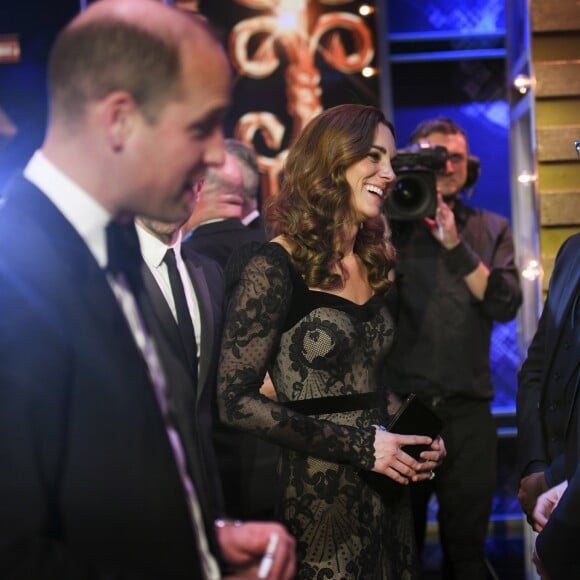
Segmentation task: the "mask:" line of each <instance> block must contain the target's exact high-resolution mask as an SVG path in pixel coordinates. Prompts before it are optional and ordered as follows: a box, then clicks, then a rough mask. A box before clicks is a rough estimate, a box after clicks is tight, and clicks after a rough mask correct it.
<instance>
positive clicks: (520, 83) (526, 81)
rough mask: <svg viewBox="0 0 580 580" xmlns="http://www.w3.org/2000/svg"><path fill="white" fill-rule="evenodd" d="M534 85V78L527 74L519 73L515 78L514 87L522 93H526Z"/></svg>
mask: <svg viewBox="0 0 580 580" xmlns="http://www.w3.org/2000/svg"><path fill="white" fill-rule="evenodd" d="M531 86H532V79H530V77H528V76H526V75H518V76H517V77H516V78H515V79H514V87H515V88H516V89H517V90H518V91H519V92H520V93H521V94H522V95H525V94H526V93H527V92H528V91H529V90H530V87H531Z"/></svg>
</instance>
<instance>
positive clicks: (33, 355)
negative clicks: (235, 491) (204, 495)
mask: <svg viewBox="0 0 580 580" xmlns="http://www.w3.org/2000/svg"><path fill="white" fill-rule="evenodd" d="M0 313H1V316H2V321H1V324H0V473H1V474H2V475H1V477H0V577H1V578H16V577H17V578H34V579H42V578H59V579H67V578H74V579H75V580H79V579H84V578H91V579H99V578H107V579H108V578H123V579H125V578H132V579H133V578H135V579H137V578H140V579H141V578H156V579H158V578H195V577H197V576H198V575H199V562H198V556H197V552H196V549H195V546H196V544H195V536H194V532H193V528H192V524H191V520H190V515H189V510H188V505H187V501H186V498H185V494H184V491H183V486H182V483H181V480H180V477H179V474H178V472H177V469H176V466H175V461H174V457H173V454H172V450H171V447H170V444H169V441H168V437H167V434H166V429H165V425H164V422H163V418H162V415H161V413H160V409H159V406H158V403H157V400H156V398H155V393H154V390H153V386H152V384H151V381H150V379H149V375H148V370H147V367H146V365H145V363H144V361H143V359H142V357H141V354H140V352H139V350H138V348H137V347H136V345H135V342H134V339H133V336H132V335H131V332H130V329H129V327H128V325H127V322H126V320H125V317H124V315H123V312H122V311H121V309H120V307H119V305H118V303H117V300H116V299H115V296H114V294H113V292H112V290H111V287H110V286H109V284H108V282H107V279H106V276H105V274H104V273H103V271H102V270H101V269H100V268H99V266H98V264H97V262H96V261H95V259H94V258H93V256H92V254H91V253H90V251H89V249H88V248H87V246H86V245H85V243H84V241H83V240H82V239H81V238H80V237H79V235H78V234H77V232H76V231H75V230H74V228H73V227H72V226H71V225H70V224H69V222H68V221H67V220H66V219H65V218H64V217H63V216H62V214H61V213H60V212H59V211H58V210H57V209H56V208H55V207H54V205H53V204H52V203H51V202H50V201H49V200H48V199H47V198H46V197H45V196H44V195H43V194H42V193H40V192H39V191H38V190H37V189H36V188H35V187H34V186H33V185H31V184H30V183H29V182H28V181H26V180H25V179H23V178H18V179H17V180H16V181H15V182H14V183H13V184H12V185H11V186H10V187H9V189H8V191H7V193H6V201H5V203H4V204H3V207H2V208H1V209H0Z"/></svg>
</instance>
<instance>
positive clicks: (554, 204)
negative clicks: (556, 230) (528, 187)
mask: <svg viewBox="0 0 580 580" xmlns="http://www.w3.org/2000/svg"><path fill="white" fill-rule="evenodd" d="M540 222H541V224H542V226H556V225H557V226H566V225H569V224H580V192H579V191H542V195H541V196H540Z"/></svg>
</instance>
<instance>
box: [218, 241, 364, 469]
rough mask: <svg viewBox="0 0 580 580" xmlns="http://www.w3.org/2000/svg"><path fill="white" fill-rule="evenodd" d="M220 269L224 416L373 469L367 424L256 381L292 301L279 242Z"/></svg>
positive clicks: (275, 438) (286, 442)
mask: <svg viewBox="0 0 580 580" xmlns="http://www.w3.org/2000/svg"><path fill="white" fill-rule="evenodd" d="M252 251H253V253H252V255H251V256H249V257H248V259H247V261H245V262H244V260H243V259H241V260H233V261H232V262H231V264H232V267H228V271H227V272H226V285H227V287H228V288H229V289H230V299H229V302H228V310H227V316H226V322H225V330H224V337H223V342H222V352H221V357H220V366H219V376H218V400H219V407H220V416H221V418H222V420H223V421H224V422H225V423H227V424H229V425H232V426H234V427H238V428H240V429H243V430H246V431H250V432H253V433H254V434H256V435H259V436H261V437H263V438H264V439H267V440H269V441H272V442H273V443H276V444H278V445H281V446H284V447H289V448H291V449H294V450H296V451H300V452H306V453H308V454H309V455H314V456H317V457H320V458H322V459H326V460H330V461H334V462H337V463H351V464H352V465H355V466H356V467H361V468H363V469H371V468H372V467H373V465H374V452H373V449H374V447H373V443H374V437H375V430H374V428H373V427H366V428H354V427H349V426H344V425H338V424H336V423H332V422H330V421H327V420H319V419H315V418H313V417H309V416H305V415H301V414H299V413H296V412H293V411H291V410H289V409H288V408H286V407H284V405H283V404H280V403H278V402H276V401H272V400H271V399H269V398H267V397H264V396H263V395H261V394H260V392H259V389H260V387H261V385H262V382H263V378H264V376H265V374H266V371H267V369H268V365H269V362H270V360H272V358H273V357H275V356H276V353H277V347H278V343H279V338H280V335H281V333H282V328H283V325H284V322H285V320H286V317H287V315H288V312H289V310H290V308H291V304H292V292H293V284H292V275H291V272H290V268H291V266H290V263H289V260H288V256H287V254H286V252H285V251H284V249H283V248H282V247H281V246H279V245H278V244H274V243H269V244H265V245H264V246H262V247H261V248H256V246H254V248H252Z"/></svg>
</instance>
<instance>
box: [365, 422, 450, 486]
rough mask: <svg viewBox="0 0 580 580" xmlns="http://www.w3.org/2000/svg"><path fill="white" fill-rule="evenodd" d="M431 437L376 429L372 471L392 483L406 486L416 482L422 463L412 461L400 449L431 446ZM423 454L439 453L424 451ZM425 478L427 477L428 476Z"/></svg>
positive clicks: (411, 458)
mask: <svg viewBox="0 0 580 580" xmlns="http://www.w3.org/2000/svg"><path fill="white" fill-rule="evenodd" d="M432 443H433V441H432V440H431V437H426V436H424V435H398V434H397V433H389V432H388V431H384V430H383V429H381V428H380V427H377V431H376V435H375V465H374V467H373V469H372V470H373V471H376V472H377V473H382V474H383V475H386V476H387V477H390V478H391V479H393V480H394V481H396V482H398V483H401V484H403V485H407V484H408V483H409V482H411V481H417V479H416V478H417V477H419V474H420V473H421V471H422V468H423V466H424V463H422V462H421V461H417V460H416V459H413V457H411V456H410V455H409V454H408V453H405V452H404V451H403V450H402V449H401V447H404V446H406V445H432ZM424 453H431V454H434V453H439V451H425V452H424ZM426 477H429V476H428V475H427V476H426Z"/></svg>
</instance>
